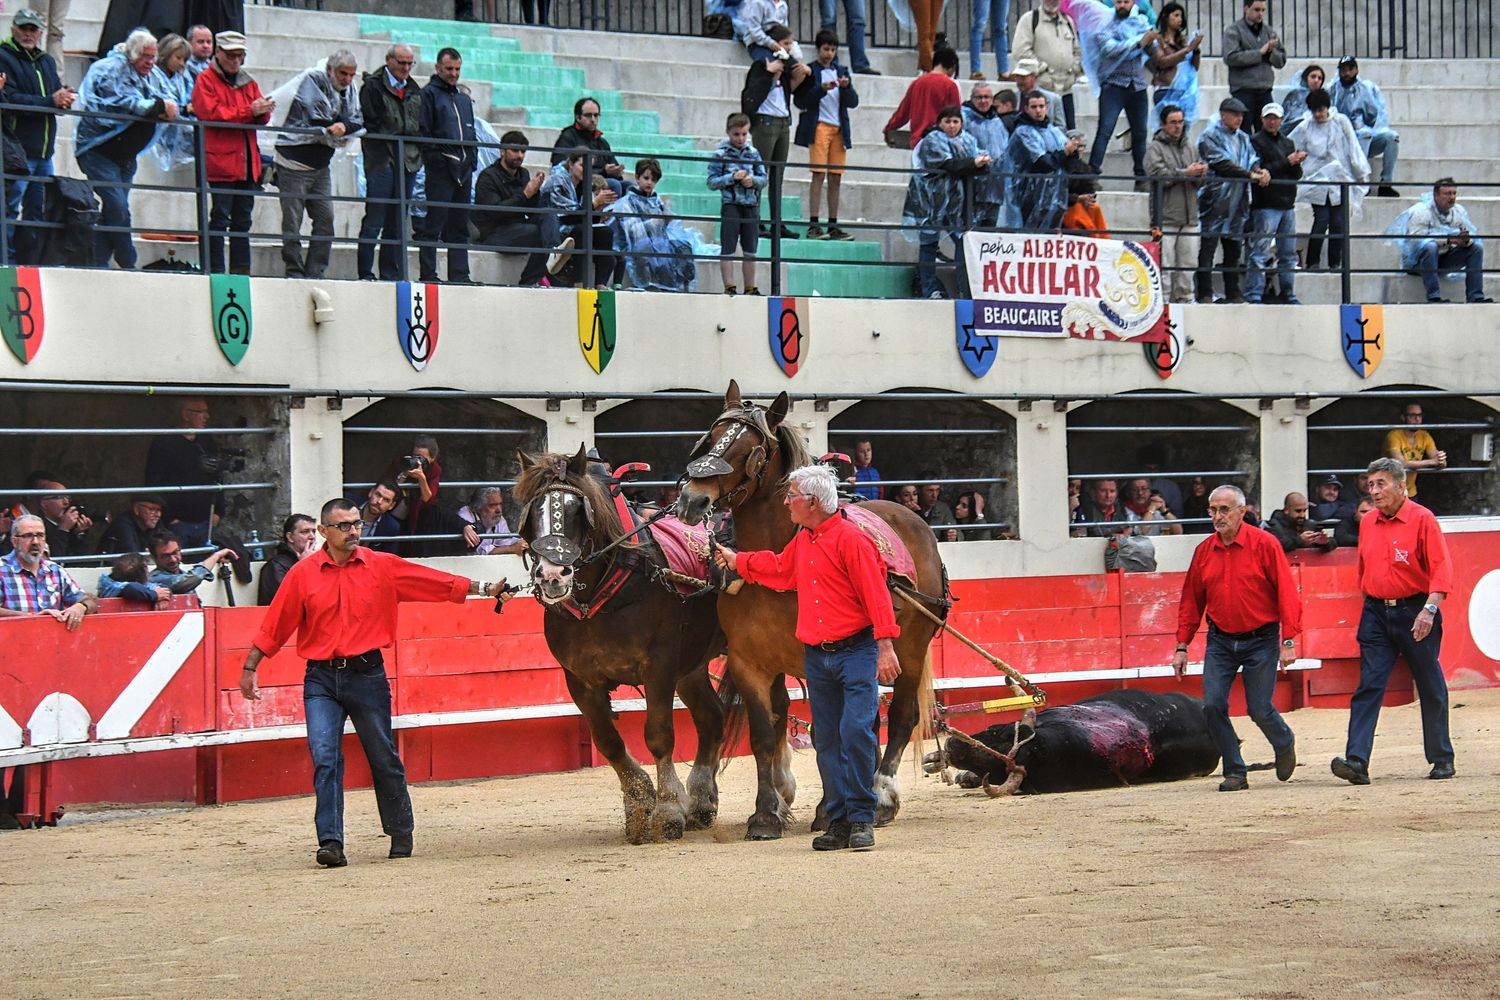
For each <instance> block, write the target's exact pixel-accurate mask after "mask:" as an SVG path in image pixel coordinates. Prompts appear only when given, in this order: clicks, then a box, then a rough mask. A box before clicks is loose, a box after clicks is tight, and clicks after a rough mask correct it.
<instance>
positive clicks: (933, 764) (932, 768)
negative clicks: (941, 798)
mask: <svg viewBox="0 0 1500 1000" xmlns="http://www.w3.org/2000/svg"><path fill="white" fill-rule="evenodd" d="M942 769H943V752H942V751H941V750H934V751H932V752H931V753H929V754H927V755H926V756H924V757H923V758H922V773H923V774H937V773H938V772H939V771H941V770H942Z"/></svg>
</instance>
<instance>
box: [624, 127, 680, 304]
mask: <svg viewBox="0 0 1500 1000" xmlns="http://www.w3.org/2000/svg"><path fill="white" fill-rule="evenodd" d="M660 180H661V163H660V161H658V160H655V159H652V158H649V157H648V158H646V159H644V160H639V161H637V163H636V165H635V183H634V184H633V185H630V186H628V187H626V189H625V194H624V195H623V196H621V197H620V198H619V199H618V200H617V201H616V202H615V203H614V204H612V205H610V206H609V207H608V208H607V209H605V212H606V214H607V215H608V216H609V218H610V221H611V225H612V227H613V229H614V234H615V250H616V251H618V252H619V256H620V259H621V260H623V261H624V269H625V274H626V275H627V276H628V278H629V281H630V287H631V288H646V289H653V288H654V289H661V290H662V291H668V292H686V291H691V290H692V287H693V283H694V281H696V280H697V273H698V272H697V268H696V266H695V265H694V264H693V250H694V247H693V234H692V233H691V232H690V231H689V230H688V228H687V227H686V226H684V225H683V224H682V223H681V222H679V221H678V220H677V219H669V218H667V214H668V212H669V211H670V209H669V208H668V206H667V203H666V202H665V201H663V200H662V197H661V195H659V194H657V193H656V185H657V182H658V181H660Z"/></svg>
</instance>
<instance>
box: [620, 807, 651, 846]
mask: <svg viewBox="0 0 1500 1000" xmlns="http://www.w3.org/2000/svg"><path fill="white" fill-rule="evenodd" d="M625 840H626V841H627V842H629V843H632V844H645V843H648V842H649V841H650V840H651V814H650V813H648V812H646V811H645V810H644V809H640V810H631V811H629V812H627V813H626V814H625Z"/></svg>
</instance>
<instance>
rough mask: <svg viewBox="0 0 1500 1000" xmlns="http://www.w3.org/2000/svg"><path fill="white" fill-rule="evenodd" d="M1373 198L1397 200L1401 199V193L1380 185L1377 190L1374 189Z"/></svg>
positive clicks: (1386, 185) (1388, 186)
mask: <svg viewBox="0 0 1500 1000" xmlns="http://www.w3.org/2000/svg"><path fill="white" fill-rule="evenodd" d="M1375 197H1377V198H1399V197H1401V192H1400V191H1397V190H1396V189H1395V188H1394V187H1392V186H1391V185H1389V184H1382V185H1380V187H1378V188H1376V189H1375Z"/></svg>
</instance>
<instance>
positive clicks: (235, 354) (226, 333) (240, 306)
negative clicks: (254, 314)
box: [208, 274, 253, 365]
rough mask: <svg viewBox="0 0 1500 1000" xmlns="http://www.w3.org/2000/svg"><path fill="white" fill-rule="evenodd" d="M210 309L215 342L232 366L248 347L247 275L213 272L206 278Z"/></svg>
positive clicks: (248, 284)
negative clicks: (210, 303) (211, 309)
mask: <svg viewBox="0 0 1500 1000" xmlns="http://www.w3.org/2000/svg"><path fill="white" fill-rule="evenodd" d="M208 282H209V284H208V287H209V297H210V299H211V301H212V308H213V331H214V343H216V344H218V345H219V350H221V351H223V352H224V357H226V358H228V359H229V363H230V364H231V365H238V364H239V363H240V360H241V359H242V358H244V356H245V352H246V351H248V350H250V331H251V326H252V325H253V324H252V322H251V313H250V278H249V277H248V276H246V275H243V274H214V275H210V276H209V279H208Z"/></svg>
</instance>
